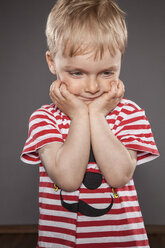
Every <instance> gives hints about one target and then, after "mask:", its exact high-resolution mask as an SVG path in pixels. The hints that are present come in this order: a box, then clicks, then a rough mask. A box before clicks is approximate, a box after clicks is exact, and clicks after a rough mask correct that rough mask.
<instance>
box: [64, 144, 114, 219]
mask: <svg viewBox="0 0 165 248" xmlns="http://www.w3.org/2000/svg"><path fill="white" fill-rule="evenodd" d="M89 162H95V159H94V155H93V151H92V149H91V153H90V159H89ZM101 183H102V175H101V174H100V173H94V172H86V173H85V176H84V180H83V184H84V185H85V187H86V188H87V189H90V190H95V189H97V188H98V187H99V186H100V185H101ZM60 197H61V204H62V206H63V207H64V208H65V209H67V210H68V211H70V212H73V213H78V212H79V213H81V214H83V215H85V216H90V217H98V216H102V215H104V214H107V213H108V212H109V211H110V210H111V208H112V206H113V197H112V196H111V202H110V204H109V206H108V207H107V208H104V209H97V208H94V207H92V206H90V205H89V204H87V203H86V202H84V201H82V200H79V202H78V203H67V202H65V201H64V199H63V196H62V190H61V191H60Z"/></svg>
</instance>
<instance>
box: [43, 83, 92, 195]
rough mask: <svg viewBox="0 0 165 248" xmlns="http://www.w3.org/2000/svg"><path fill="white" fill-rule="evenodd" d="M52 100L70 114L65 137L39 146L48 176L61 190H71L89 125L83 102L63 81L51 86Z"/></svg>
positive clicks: (78, 178)
mask: <svg viewBox="0 0 165 248" xmlns="http://www.w3.org/2000/svg"><path fill="white" fill-rule="evenodd" d="M50 96H51V98H52V100H53V101H54V102H55V103H56V104H57V106H59V105H60V110H61V111H63V112H64V113H66V114H67V115H68V116H69V117H70V118H71V125H70V128H69V133H68V136H67V139H66V141H65V142H64V143H63V144H61V143H56V142H53V143H51V144H48V145H46V146H44V147H42V148H41V149H40V150H39V156H40V158H41V161H42V163H43V164H44V166H45V168H46V171H47V173H48V175H49V177H50V178H51V179H52V180H53V181H54V182H55V183H56V184H57V185H58V186H59V187H60V188H61V189H63V190H65V191H75V190H76V189H77V188H79V186H80V185H81V183H82V181H83V177H84V173H85V170H86V167H87V164H88V159H89V152H90V128H89V116H88V108H87V106H86V105H85V104H84V103H83V102H82V101H80V100H78V99H77V98H76V97H74V96H73V95H72V94H70V93H69V92H68V91H67V89H66V87H65V86H64V85H61V83H60V82H59V81H56V82H55V83H54V84H53V86H52V87H51V91H50Z"/></svg>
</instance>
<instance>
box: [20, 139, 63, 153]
mask: <svg viewBox="0 0 165 248" xmlns="http://www.w3.org/2000/svg"><path fill="white" fill-rule="evenodd" d="M51 142H61V143H63V140H62V139H61V138H58V137H50V138H47V139H44V140H41V141H40V142H38V143H36V144H35V145H33V146H30V147H28V148H26V146H25V149H24V150H23V153H31V152H34V151H36V149H38V148H40V147H41V146H43V145H45V144H47V143H51ZM29 155H30V154H29Z"/></svg>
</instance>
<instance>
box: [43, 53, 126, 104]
mask: <svg viewBox="0 0 165 248" xmlns="http://www.w3.org/2000/svg"><path fill="white" fill-rule="evenodd" d="M46 58H47V62H48V65H49V69H50V71H51V72H52V73H53V74H56V75H57V79H59V80H60V81H62V82H64V83H65V84H66V85H67V89H68V90H69V92H70V93H72V94H74V95H76V96H77V97H78V98H80V99H81V100H83V101H84V102H86V103H87V104H89V103H90V102H91V101H93V100H94V99H96V98H97V97H99V96H101V95H102V94H103V93H105V92H108V91H109V90H110V89H111V87H110V84H111V82H112V81H118V78H119V74H120V66H121V52H120V51H119V50H117V51H116V54H115V55H114V56H112V55H111V54H110V53H109V51H107V52H106V53H104V54H103V56H102V59H97V60H95V59H94V54H92V53H91V54H85V55H77V56H74V57H69V56H68V57H65V56H63V55H62V51H58V52H57V54H56V56H55V58H54V59H51V56H50V53H49V52H47V53H46Z"/></svg>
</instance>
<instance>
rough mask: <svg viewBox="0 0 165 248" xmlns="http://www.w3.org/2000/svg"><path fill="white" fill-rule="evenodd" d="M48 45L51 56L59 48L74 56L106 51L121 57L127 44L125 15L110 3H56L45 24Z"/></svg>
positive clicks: (95, 0)
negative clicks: (118, 53) (116, 52)
mask: <svg viewBox="0 0 165 248" xmlns="http://www.w3.org/2000/svg"><path fill="white" fill-rule="evenodd" d="M46 36H47V44H48V48H49V50H50V53H51V55H52V56H55V54H56V52H57V51H58V47H59V45H60V48H61V47H62V49H63V50H62V51H63V55H68V56H71V57H72V56H76V55H80V54H87V53H90V52H91V51H93V50H94V51H95V57H98V56H99V58H101V57H102V55H103V53H104V51H105V49H108V50H109V51H110V53H111V54H114V53H115V50H116V49H119V50H120V51H121V54H122V55H123V53H124V51H125V47H126V43H127V28H126V24H125V13H124V12H123V11H122V10H121V9H120V8H119V7H118V5H117V4H116V3H115V2H114V1H113V0H58V1H57V3H56V4H55V5H54V7H53V8H52V10H51V12H50V14H49V16H48V20H47V25H46Z"/></svg>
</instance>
